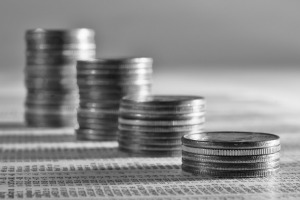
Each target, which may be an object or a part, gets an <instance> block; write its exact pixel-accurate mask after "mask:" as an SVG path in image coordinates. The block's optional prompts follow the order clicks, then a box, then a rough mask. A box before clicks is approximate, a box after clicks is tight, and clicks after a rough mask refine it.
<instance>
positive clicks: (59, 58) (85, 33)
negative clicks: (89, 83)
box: [25, 29, 96, 127]
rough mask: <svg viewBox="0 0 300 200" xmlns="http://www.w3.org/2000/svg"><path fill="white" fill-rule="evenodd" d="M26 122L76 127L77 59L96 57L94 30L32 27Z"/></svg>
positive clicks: (28, 39)
mask: <svg viewBox="0 0 300 200" xmlns="http://www.w3.org/2000/svg"><path fill="white" fill-rule="evenodd" d="M25 39H26V67H25V84H26V87H27V97H26V103H25V104H26V109H25V121H26V123H27V125H28V126H33V127H73V126H74V125H75V124H76V107H77V106H78V89H77V85H76V61H77V59H88V58H94V57H95V53H96V51H95V48H96V45H95V41H94V31H93V30H90V29H73V30H45V29H33V30H28V31H27V32H26V35H25Z"/></svg>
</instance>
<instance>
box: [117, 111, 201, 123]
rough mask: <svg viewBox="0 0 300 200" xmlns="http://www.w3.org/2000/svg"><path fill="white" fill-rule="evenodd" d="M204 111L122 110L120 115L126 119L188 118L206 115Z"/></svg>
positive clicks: (161, 119)
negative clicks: (171, 112) (145, 111)
mask: <svg viewBox="0 0 300 200" xmlns="http://www.w3.org/2000/svg"><path fill="white" fill-rule="evenodd" d="M204 115H205V113H204V112H194V113H187V114H164V113H160V114H158V113H156V114H154V113H139V112H136V113H130V112H123V111H122V112H120V117H121V118H124V119H137V120H158V121H163V120H188V119H192V118H196V117H204Z"/></svg>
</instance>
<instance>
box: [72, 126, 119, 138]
mask: <svg viewBox="0 0 300 200" xmlns="http://www.w3.org/2000/svg"><path fill="white" fill-rule="evenodd" d="M76 134H77V135H82V136H92V137H97V136H99V137H114V138H116V136H117V135H116V134H115V130H114V129H112V130H109V129H106V130H94V129H85V128H80V129H77V130H76Z"/></svg>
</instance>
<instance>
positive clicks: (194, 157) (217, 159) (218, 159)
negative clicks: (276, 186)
mask: <svg viewBox="0 0 300 200" xmlns="http://www.w3.org/2000/svg"><path fill="white" fill-rule="evenodd" d="M182 158H183V159H185V160H191V161H198V162H208V163H231V164H232V163H259V162H272V161H275V160H279V159H280V153H279V152H277V153H273V154H267V155H260V156H212V155H201V154H194V153H189V152H186V151H183V152H182Z"/></svg>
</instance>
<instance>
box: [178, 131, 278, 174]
mask: <svg viewBox="0 0 300 200" xmlns="http://www.w3.org/2000/svg"><path fill="white" fill-rule="evenodd" d="M182 144H183V147H182V170H183V171H186V172H190V173H194V174H201V175H207V176H212V177H240V178H242V177H262V176H269V175H272V174H274V173H275V172H276V171H278V169H279V167H280V165H279V159H280V154H279V151H280V140H279V137H278V136H276V135H272V134H267V133H253V132H206V133H205V132H204V133H200V134H189V135H185V136H184V137H183V138H182Z"/></svg>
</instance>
